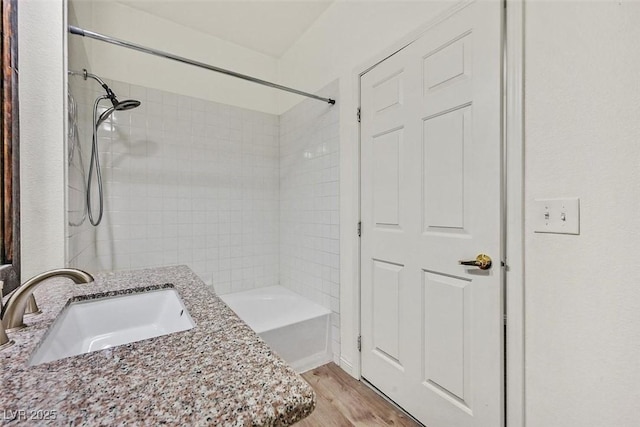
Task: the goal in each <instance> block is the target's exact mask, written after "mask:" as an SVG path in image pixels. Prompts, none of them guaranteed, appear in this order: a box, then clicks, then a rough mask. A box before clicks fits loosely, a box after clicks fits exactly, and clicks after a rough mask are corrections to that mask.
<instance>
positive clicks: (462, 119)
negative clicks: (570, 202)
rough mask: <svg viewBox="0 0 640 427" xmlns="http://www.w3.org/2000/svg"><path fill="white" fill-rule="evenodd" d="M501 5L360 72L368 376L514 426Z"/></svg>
mask: <svg viewBox="0 0 640 427" xmlns="http://www.w3.org/2000/svg"><path fill="white" fill-rule="evenodd" d="M501 12H502V11H501V7H500V3H499V2H476V3H471V4H470V5H468V6H466V7H465V8H464V9H462V10H460V11H459V12H457V13H455V14H454V15H452V16H450V17H449V18H447V19H445V20H444V21H442V22H441V23H439V24H438V25H436V26H434V27H432V28H431V29H430V30H429V31H427V32H426V33H425V34H424V35H423V36H422V37H420V38H419V39H418V40H416V41H415V42H413V43H412V44H410V45H409V46H407V47H406V48H404V49H402V50H401V51H399V52H398V53H396V54H395V55H393V56H391V57H389V58H387V59H386V60H385V61H383V62H381V63H380V64H378V65H377V66H376V67H374V68H373V69H372V70H370V71H369V72H367V73H366V74H365V75H363V76H362V78H361V105H362V123H361V165H362V167H361V173H362V177H361V211H362V247H361V263H362V265H361V280H362V295H361V297H362V298H361V304H362V319H361V320H362V322H361V323H362V376H363V377H364V378H365V379H367V380H368V381H370V382H371V383H372V384H374V385H375V386H376V387H377V388H379V389H380V390H381V391H382V392H384V393H385V394H387V395H388V396H389V397H390V398H391V399H393V400H395V401H396V402H397V403H398V404H399V405H400V406H402V407H403V408H405V409H406V410H407V411H409V412H410V413H411V414H412V415H414V416H415V417H416V418H417V419H419V420H420V421H422V422H423V423H425V424H426V425H428V426H429V427H456V426H469V427H494V426H495V427H499V426H501V425H503V419H502V413H503V409H502V408H503V390H502V381H503V366H502V354H503V342H502V274H501V269H500V261H499V260H500V258H501V253H502V247H501V241H502V240H501V215H502V211H501V192H500V191H501V186H500V182H501V169H500V168H501V144H502V143H501V34H502V29H501V22H502V21H501ZM478 253H487V254H489V255H490V256H491V257H492V258H493V259H494V267H493V269H491V270H478V269H475V268H473V267H465V266H461V265H459V264H458V260H461V259H473V258H475V256H476V255H477V254H478Z"/></svg>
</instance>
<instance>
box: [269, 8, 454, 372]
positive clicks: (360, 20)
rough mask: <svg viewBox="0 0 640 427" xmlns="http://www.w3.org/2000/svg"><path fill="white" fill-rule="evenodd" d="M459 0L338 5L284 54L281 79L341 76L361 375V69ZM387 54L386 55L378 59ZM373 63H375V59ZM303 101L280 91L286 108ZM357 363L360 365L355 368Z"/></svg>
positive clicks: (347, 364)
mask: <svg viewBox="0 0 640 427" xmlns="http://www.w3.org/2000/svg"><path fill="white" fill-rule="evenodd" d="M453 3H454V2H452V1H449V2H447V1H421V2H402V1H389V2H375V1H362V2H349V1H337V2H335V3H334V4H332V5H331V6H330V7H329V8H328V9H327V10H326V11H325V12H324V13H323V14H322V15H321V16H320V18H318V20H317V21H316V22H315V23H314V24H313V25H312V26H311V27H310V28H309V30H307V32H305V33H304V34H303V35H302V37H301V38H300V39H299V40H298V41H297V42H296V44H294V45H293V46H292V47H291V49H289V50H288V51H287V52H286V53H285V54H284V55H283V57H282V58H281V60H280V63H279V68H280V80H281V81H282V82H283V83H284V84H287V85H289V86H293V87H305V88H308V89H309V90H311V91H313V90H317V89H319V88H321V87H323V86H325V85H326V84H328V83H329V82H331V81H333V80H335V79H338V85H339V93H340V97H339V98H338V104H339V106H340V225H341V230H340V312H341V319H340V320H341V322H340V323H341V343H342V347H341V358H342V360H341V366H342V367H343V368H344V369H345V370H346V371H347V372H350V373H352V374H354V375H355V374H357V365H358V364H359V359H358V355H357V348H356V337H355V336H354V334H353V330H354V325H357V324H359V321H360V320H359V318H358V310H359V308H358V304H357V303H356V302H355V296H356V295H357V293H358V292H359V287H358V283H357V272H358V270H357V268H354V267H355V266H356V265H357V263H358V260H359V252H358V241H357V238H355V236H356V226H357V219H356V218H357V217H358V198H359V190H358V170H357V168H356V167H354V165H357V164H358V163H357V162H358V161H357V158H358V155H359V154H358V126H357V122H356V108H357V106H358V105H359V100H358V99H357V84H358V80H357V79H356V78H355V75H356V70H357V71H362V70H360V67H361V66H362V65H363V64H364V63H365V62H366V61H370V60H371V59H372V58H377V57H378V56H379V55H380V53H381V52H383V51H384V50H385V49H387V50H388V48H389V47H390V46H393V45H394V44H395V43H396V42H397V41H398V40H400V39H402V38H403V37H404V36H406V35H407V34H408V33H410V32H411V31H413V30H415V29H416V28H418V27H420V26H421V25H423V24H425V23H427V22H429V21H430V20H431V19H433V18H434V17H435V16H437V15H438V14H440V13H442V12H443V11H444V10H446V9H447V8H448V7H449V6H451V5H452V4H453ZM378 59H383V58H378ZM370 65H372V64H370ZM296 102H299V101H298V100H297V99H296V98H295V97H292V96H290V95H288V94H281V95H280V109H281V110H283V111H284V110H286V109H288V108H289V107H290V106H291V105H293V104H294V103H296ZM354 365H355V370H354Z"/></svg>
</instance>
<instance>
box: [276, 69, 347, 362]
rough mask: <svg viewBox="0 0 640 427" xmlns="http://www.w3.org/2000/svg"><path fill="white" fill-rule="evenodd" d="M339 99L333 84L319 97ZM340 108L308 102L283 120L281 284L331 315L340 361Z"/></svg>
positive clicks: (336, 86) (334, 354) (281, 141)
mask: <svg viewBox="0 0 640 427" xmlns="http://www.w3.org/2000/svg"><path fill="white" fill-rule="evenodd" d="M318 94H319V95H320V96H324V97H329V98H333V99H337V98H338V82H337V81H335V82H333V83H331V84H329V85H327V86H326V87H324V88H323V89H322V90H320V91H319V92H318ZM339 141H340V139H339V105H338V104H336V105H333V106H329V105H327V104H324V103H322V102H318V101H315V100H313V99H307V100H304V101H302V102H301V103H299V104H298V105H296V106H295V107H293V108H292V109H290V110H289V111H287V112H286V113H284V114H282V115H281V116H280V284H281V285H282V286H285V287H287V288H289V289H291V290H293V291H295V292H297V293H299V294H301V295H303V296H305V297H307V298H309V299H310V300H312V301H314V302H316V303H318V304H321V305H322V306H324V307H326V308H328V309H329V310H331V339H332V349H331V350H332V352H333V357H334V362H335V363H336V364H339V363H340V362H339V359H340V299H339V297H340V240H339V239H340V224H339V222H340V221H339V218H340V206H339V195H340V194H339V172H338V171H339V166H340V164H339Z"/></svg>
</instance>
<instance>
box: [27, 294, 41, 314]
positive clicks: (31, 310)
mask: <svg viewBox="0 0 640 427" xmlns="http://www.w3.org/2000/svg"><path fill="white" fill-rule="evenodd" d="M37 314H42V310H40V307H38V303H36V297H35V296H34V295H33V294H31V295H29V299H28V300H27V308H26V309H25V310H24V315H25V316H35V315H37Z"/></svg>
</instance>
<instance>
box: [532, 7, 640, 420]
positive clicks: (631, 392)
mask: <svg viewBox="0 0 640 427" xmlns="http://www.w3.org/2000/svg"><path fill="white" fill-rule="evenodd" d="M525 21H526V22H525V28H526V33H525V44H526V46H525V47H526V49H525V58H526V59H525V64H526V67H525V68H526V69H525V79H526V80H525V91H526V94H525V99H526V102H525V112H526V119H525V120H526V121H525V132H526V142H525V143H526V174H525V186H526V221H525V224H526V226H525V227H526V235H525V239H526V240H525V256H526V262H525V265H526V269H525V272H526V288H525V295H526V337H525V338H526V399H527V400H526V416H527V425H529V426H531V427H537V426H545V427H564V426H581V427H590V426H593V427H596V426H616V427H632V426H637V425H638V422H639V420H640V405H639V404H638V400H639V399H640V392H639V390H640V388H639V386H638V384H640V364H639V363H638V356H639V354H640V309H639V307H640V287H639V286H638V284H639V283H640V273H639V272H638V270H637V269H636V265H637V260H638V254H639V253H640V250H639V248H640V246H639V243H640V220H639V218H640V78H639V75H640V74H639V70H640V50H639V49H638V40H640V27H639V26H638V22H640V3H638V2H627V1H615V2H613V1H611V2H527V3H526V15H525ZM573 196H577V197H580V201H581V218H580V221H581V230H580V235H579V236H568V235H551V234H534V233H533V219H532V215H533V213H534V210H533V205H532V201H533V200H534V199H536V198H548V197H573Z"/></svg>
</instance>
